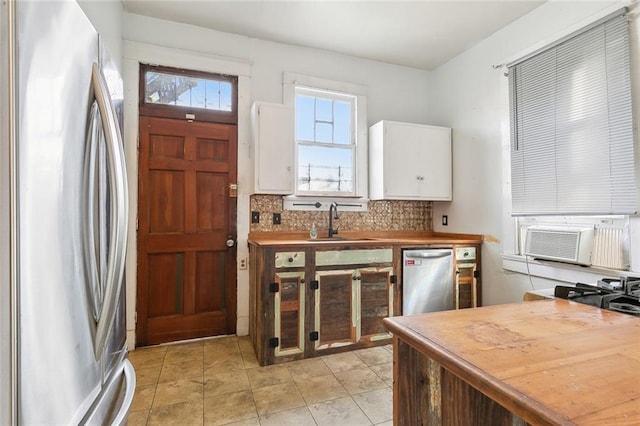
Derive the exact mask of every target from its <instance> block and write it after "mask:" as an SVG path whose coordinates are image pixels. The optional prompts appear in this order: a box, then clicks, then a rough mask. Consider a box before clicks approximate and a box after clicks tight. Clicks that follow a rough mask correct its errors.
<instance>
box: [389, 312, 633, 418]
mask: <svg viewBox="0 0 640 426" xmlns="http://www.w3.org/2000/svg"><path fill="white" fill-rule="evenodd" d="M384 324H385V326H386V327H387V329H388V330H389V331H391V332H392V333H393V335H394V424H396V425H413V424H459V425H466V424H468V425H471V424H491V425H499V424H505V425H506V424H514V423H515V424H524V423H525V422H526V423H529V424H535V425H539V424H541V425H542V424H549V425H563V424H567V425H569V424H584V425H592V424H593V425H595V424H599V425H602V424H616V425H637V424H640V318H636V317H633V316H629V315H624V314H620V313H616V312H610V311H605V310H601V309H598V308H594V307H591V306H587V305H582V304H578V303H575V302H570V301H566V300H541V301H534V302H523V303H516V304H508V305H499V306H490V307H483V308H477V309H466V310H460V311H447V312H437V313H431V314H424V315H416V316H407V317H394V318H388V319H385V320H384ZM422 401H427V402H428V403H427V404H423V403H422Z"/></svg>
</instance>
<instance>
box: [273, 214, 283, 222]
mask: <svg viewBox="0 0 640 426" xmlns="http://www.w3.org/2000/svg"><path fill="white" fill-rule="evenodd" d="M281 220H282V218H281V216H280V213H274V214H273V224H274V225H280V222H281Z"/></svg>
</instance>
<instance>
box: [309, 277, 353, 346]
mask: <svg viewBox="0 0 640 426" xmlns="http://www.w3.org/2000/svg"><path fill="white" fill-rule="evenodd" d="M353 274H354V271H353V270H341V271H319V272H317V273H316V280H318V290H316V313H315V315H316V318H315V325H316V327H315V328H316V331H317V332H318V340H317V341H316V346H315V347H316V349H326V348H329V347H331V346H342V345H345V344H352V343H355V342H356V339H357V337H356V326H355V318H354V310H353V300H354V284H353Z"/></svg>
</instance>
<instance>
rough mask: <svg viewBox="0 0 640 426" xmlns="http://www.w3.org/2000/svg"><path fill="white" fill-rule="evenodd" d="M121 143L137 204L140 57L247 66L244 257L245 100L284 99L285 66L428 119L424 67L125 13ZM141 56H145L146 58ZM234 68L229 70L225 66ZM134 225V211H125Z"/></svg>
mask: <svg viewBox="0 0 640 426" xmlns="http://www.w3.org/2000/svg"><path fill="white" fill-rule="evenodd" d="M123 33H124V40H125V41H124V56H125V59H124V79H125V82H124V83H125V99H126V102H125V123H124V125H125V145H127V147H126V156H127V163H128V164H127V169H128V173H129V178H130V194H131V209H132V211H133V212H135V211H137V208H138V207H137V202H136V199H137V164H138V161H137V152H136V136H137V125H138V124H137V123H138V120H137V99H138V98H137V96H138V95H137V92H136V90H137V79H138V75H137V71H136V70H137V63H138V61H142V62H144V61H147V62H150V63H157V64H160V65H169V66H178V67H182V68H192V69H198V70H204V71H210V72H223V73H230V74H233V73H234V72H235V71H233V70H234V69H236V70H241V71H240V72H241V73H244V71H243V70H244V69H245V68H244V65H246V67H247V69H248V70H249V71H248V72H246V75H243V77H242V79H241V80H240V86H241V87H240V93H239V95H240V98H241V99H240V109H239V123H238V184H239V188H238V258H247V257H248V248H247V245H246V241H247V234H248V231H249V203H248V200H249V190H250V188H249V185H250V182H251V179H252V171H251V160H250V158H249V155H250V152H249V142H250V141H249V139H248V138H249V137H250V133H251V132H250V128H249V107H250V105H251V104H252V103H253V101H256V100H260V101H269V102H282V78H283V73H284V72H293V73H299V74H306V75H310V76H315V77H321V78H325V79H330V80H338V81H345V82H351V83H356V84H359V85H362V86H365V87H367V90H368V93H367V110H368V124H369V125H371V124H373V123H375V122H377V121H379V120H382V119H387V120H399V121H410V122H416V123H426V121H425V117H426V116H427V113H428V111H427V108H428V105H429V102H428V98H429V89H428V79H429V73H428V72H426V71H421V70H416V69H412V68H406V67H399V66H395V65H388V64H383V63H378V62H373V61H367V60H362V59H357V58H352V57H349V56H344V55H339V54H334V53H330V52H326V51H321V50H317V49H308V48H301V47H296V46H289V45H284V44H279V43H271V42H266V41H262V40H257V39H251V38H247V37H242V36H238V35H233V34H227V33H222V32H218V31H212V30H208V29H204V28H200V27H195V26H189V25H184V24H180V23H175V22H170V21H164V20H159V19H154V18H148V17H143V16H140V15H135V14H128V13H125V14H124V20H123ZM144 58H146V59H144ZM230 70H231V71H230ZM130 225H131V226H132V228H131V229H135V214H132V215H131V218H130ZM135 253H136V245H135V238H134V237H132V238H130V241H129V245H128V257H127V303H128V309H127V331H128V335H127V343H128V344H129V347H133V342H134V330H135V324H134V320H133V311H134V307H135V298H136V284H135V280H136V269H135V268H136V258H135ZM248 277H249V276H248V272H247V271H246V270H238V322H237V333H238V334H239V335H244V334H247V333H248V313H249V291H248V290H249V283H248V281H249V278H248Z"/></svg>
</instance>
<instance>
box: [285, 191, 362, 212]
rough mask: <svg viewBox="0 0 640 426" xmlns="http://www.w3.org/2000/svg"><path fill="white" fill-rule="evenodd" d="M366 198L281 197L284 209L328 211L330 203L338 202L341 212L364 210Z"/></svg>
mask: <svg viewBox="0 0 640 426" xmlns="http://www.w3.org/2000/svg"><path fill="white" fill-rule="evenodd" d="M368 201H369V200H367V199H366V198H354V197H349V198H341V197H297V196H294V195H290V196H286V197H284V199H283V207H284V209H285V210H298V211H325V210H326V211H328V210H329V206H330V205H331V203H333V202H336V203H338V209H339V211H341V212H366V211H367V210H368V208H369V206H368Z"/></svg>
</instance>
